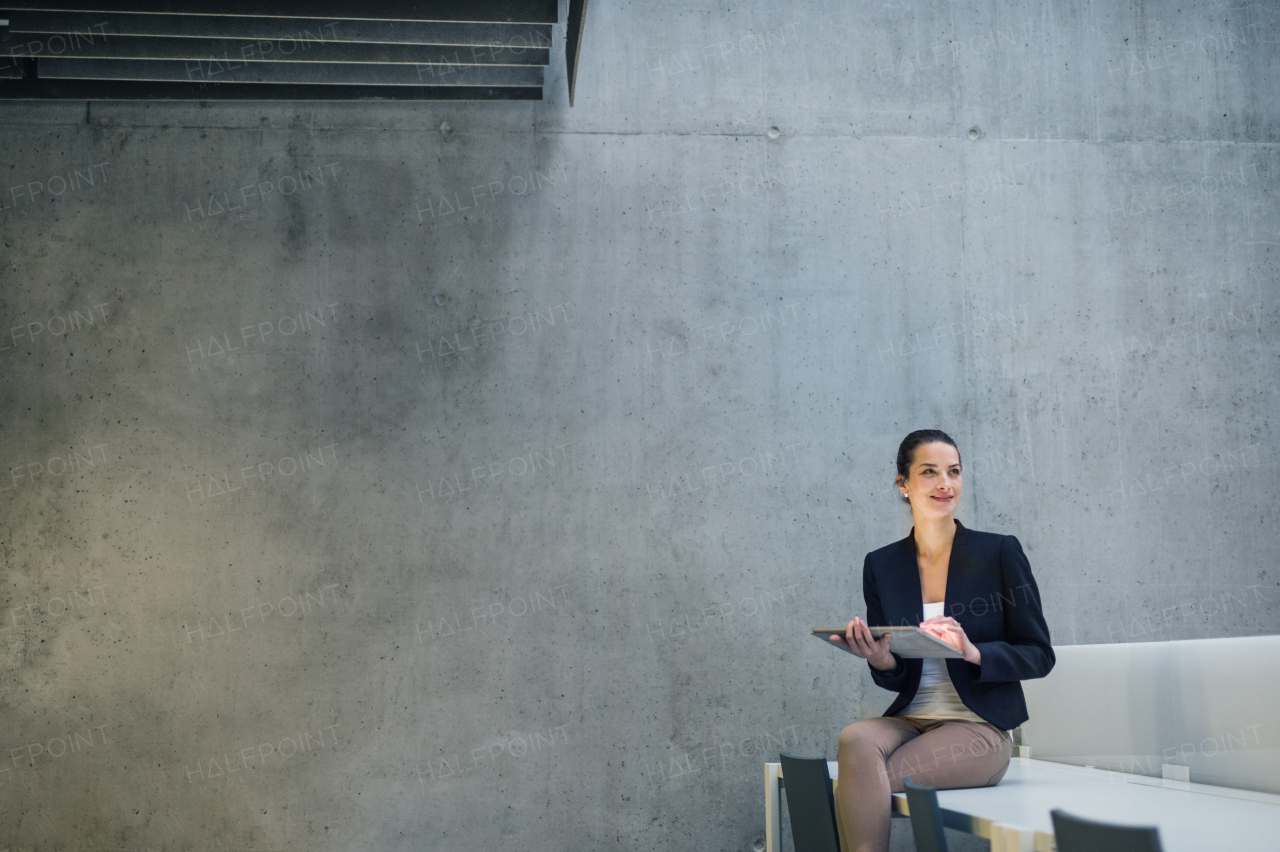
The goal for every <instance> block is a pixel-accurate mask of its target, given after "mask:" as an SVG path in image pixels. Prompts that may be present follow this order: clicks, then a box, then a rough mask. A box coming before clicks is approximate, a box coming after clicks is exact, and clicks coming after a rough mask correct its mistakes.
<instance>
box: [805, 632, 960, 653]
mask: <svg viewBox="0 0 1280 852" xmlns="http://www.w3.org/2000/svg"><path fill="white" fill-rule="evenodd" d="M844 630H845V629H844V628H843V627H814V628H813V629H812V633H813V635H814V636H815V637H817V638H818V639H821V640H822V641H823V642H825V643H827V644H828V645H831V646H832V647H835V648H839V649H840V650H842V651H846V652H848V653H850V654H853V651H852V650H851V649H850V648H849V646H848V645H845V644H844V643H842V642H832V641H831V639H829V638H828V637H830V636H843V635H844ZM886 633H892V634H893V638H892V639H890V640H889V650H890V651H892V652H893V653H895V654H897V655H898V656H899V657H902V658H903V659H919V658H923V657H944V658H947V659H954V660H958V659H960V658H961V657H963V656H964V652H963V651H961V650H960V649H959V648H956V647H955V646H953V645H948V644H947V643H946V642H943V641H942V640H941V639H939V638H938V637H936V636H933V635H931V634H929V633H926V632H925V631H923V630H921V629H920V628H919V627H905V626H904V627H872V628H871V635H872V636H874V637H875V638H876V639H879V638H880V637H881V636H883V635H884V634H886ZM853 655H854V656H855V657H856V656H858V655H857V654H853Z"/></svg>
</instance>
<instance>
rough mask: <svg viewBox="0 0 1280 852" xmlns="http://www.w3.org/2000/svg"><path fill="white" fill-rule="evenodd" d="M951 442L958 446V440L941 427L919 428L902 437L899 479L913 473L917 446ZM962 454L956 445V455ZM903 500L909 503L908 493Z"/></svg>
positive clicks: (899, 454)
mask: <svg viewBox="0 0 1280 852" xmlns="http://www.w3.org/2000/svg"><path fill="white" fill-rule="evenodd" d="M934 443H941V444H950V445H951V446H953V447H956V442H955V441H953V440H951V436H950V435H948V434H947V433H946V432H943V431H942V430H941V429H917V430H916V431H914V432H912V433H911V434H910V435H908V436H907V437H905V438H903V439H902V443H901V444H899V445H898V479H899V481H905V480H906V479H907V477H908V476H909V474H910V473H911V462H912V461H914V460H915V454H916V447H918V446H920V445H921V444H934ZM959 455H960V448H959V447H956V456H957V457H958V456H959ZM902 502H903V503H906V504H907V505H910V504H911V501H910V500H909V499H907V497H906V495H902Z"/></svg>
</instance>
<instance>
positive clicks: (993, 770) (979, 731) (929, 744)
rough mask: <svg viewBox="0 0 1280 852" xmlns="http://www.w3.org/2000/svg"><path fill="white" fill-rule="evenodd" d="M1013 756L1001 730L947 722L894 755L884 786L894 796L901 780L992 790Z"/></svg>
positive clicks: (940, 786) (931, 784)
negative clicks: (885, 785)
mask: <svg viewBox="0 0 1280 852" xmlns="http://www.w3.org/2000/svg"><path fill="white" fill-rule="evenodd" d="M1012 755H1013V741H1012V740H1010V739H1009V735H1008V734H1007V733H1005V732H1004V731H997V730H996V729H995V728H994V727H992V726H991V725H987V724H984V723H982V722H968V721H964V720H961V719H950V720H947V721H944V722H942V723H941V724H940V725H938V726H936V727H933V728H930V729H928V730H926V731H925V732H924V733H922V734H921V735H920V736H918V737H915V738H914V739H912V740H911V741H910V742H907V743H905V744H904V745H903V746H902V747H901V748H899V749H898V750H897V751H895V752H893V753H892V754H891V755H890V756H889V760H888V767H887V768H888V780H887V782H886V783H888V785H889V788H890V789H891V790H892V791H893V792H895V793H901V792H902V791H903V790H905V789H906V785H904V784H903V783H902V781H903V779H904V778H910V779H911V780H912V781H914V782H915V783H917V784H920V785H922V786H925V787H937V788H938V789H939V790H954V789H957V788H960V787H991V786H994V785H995V784H996V783H998V782H999V781H1000V779H1001V778H1003V777H1004V773H1005V772H1006V771H1007V770H1008V768H1009V758H1010V757H1011V756H1012ZM841 777H842V778H843V777H844V776H843V766H842V774H841Z"/></svg>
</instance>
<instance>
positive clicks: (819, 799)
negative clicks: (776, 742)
mask: <svg viewBox="0 0 1280 852" xmlns="http://www.w3.org/2000/svg"><path fill="white" fill-rule="evenodd" d="M778 759H779V761H780V762H781V763H782V789H783V791H784V792H785V793H786V796H787V813H788V814H789V815H790V817H791V838H792V840H793V841H795V846H796V852H840V832H839V830H838V829H837V828H836V800H835V797H834V796H833V795H832V793H831V773H830V772H828V771H827V759H826V758H825V757H796V756H795V755H793V754H786V753H785V752H784V753H782V754H780V755H778Z"/></svg>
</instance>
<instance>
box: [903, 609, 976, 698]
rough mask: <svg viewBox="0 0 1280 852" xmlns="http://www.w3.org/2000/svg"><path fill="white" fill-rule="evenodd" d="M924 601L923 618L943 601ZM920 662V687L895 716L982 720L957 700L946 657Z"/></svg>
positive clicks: (940, 611)
mask: <svg viewBox="0 0 1280 852" xmlns="http://www.w3.org/2000/svg"><path fill="white" fill-rule="evenodd" d="M921 603H924V617H925V620H926V621H927V620H928V619H930V618H933V617H934V616H936V615H942V614H943V610H944V608H945V607H946V604H947V602H946V601H935V602H934V603H925V602H924V601H923V600H921ZM920 662H922V663H924V669H923V670H922V671H921V672H920V688H919V689H917V690H916V694H915V697H914V698H912V699H911V703H910V704H908V705H907V706H906V707H903V708H902V709H901V710H899V711H898V715H899V716H915V717H916V718H918V719H967V720H969V721H970V722H985V721H986V720H985V719H983V718H982V717H981V716H979V715H978V714H977V713H974V712H973V711H972V710H970V709H969V708H968V707H966V706H965V705H964V702H963V701H961V700H960V695H959V693H957V692H956V687H955V684H953V683H952V682H951V676H950V675H949V674H947V661H946V660H945V659H943V658H941V657H925V658H924V659H922V660H921V661H920Z"/></svg>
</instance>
